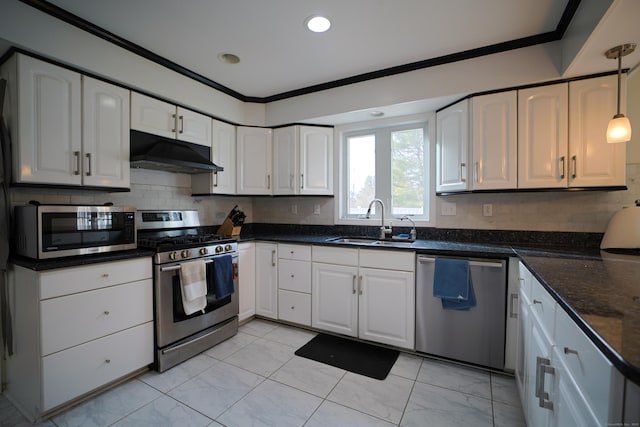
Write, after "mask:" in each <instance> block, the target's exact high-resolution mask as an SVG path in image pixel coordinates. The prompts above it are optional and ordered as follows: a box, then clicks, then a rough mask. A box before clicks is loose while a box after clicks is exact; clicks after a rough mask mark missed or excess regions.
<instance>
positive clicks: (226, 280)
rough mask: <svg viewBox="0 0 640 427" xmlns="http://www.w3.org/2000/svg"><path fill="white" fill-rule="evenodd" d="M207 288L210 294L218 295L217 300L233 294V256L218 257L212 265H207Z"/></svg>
mask: <svg viewBox="0 0 640 427" xmlns="http://www.w3.org/2000/svg"><path fill="white" fill-rule="evenodd" d="M207 288H208V291H209V293H214V294H215V295H216V299H222V298H226V297H228V296H229V295H231V294H232V293H233V291H234V289H233V262H232V259H231V255H223V256H219V257H216V258H215V259H214V260H213V262H212V263H209V264H207Z"/></svg>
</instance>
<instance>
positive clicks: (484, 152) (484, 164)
mask: <svg viewBox="0 0 640 427" xmlns="http://www.w3.org/2000/svg"><path fill="white" fill-rule="evenodd" d="M517 107H518V97H517V92H516V91H509V92H500V93H495V94H490V95H481V96H476V97H474V98H472V99H471V123H472V125H471V147H472V157H473V161H472V164H471V167H472V172H471V173H472V176H473V178H472V189H474V190H495V189H511V188H516V187H517V185H518V174H517V170H518V140H517V137H518V134H517Z"/></svg>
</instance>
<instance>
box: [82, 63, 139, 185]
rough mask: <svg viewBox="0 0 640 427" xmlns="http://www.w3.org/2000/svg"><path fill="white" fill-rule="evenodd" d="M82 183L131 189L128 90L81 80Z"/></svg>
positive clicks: (85, 78) (85, 79) (93, 80)
mask: <svg viewBox="0 0 640 427" xmlns="http://www.w3.org/2000/svg"><path fill="white" fill-rule="evenodd" d="M82 122H83V124H82V147H83V152H82V155H83V159H82V160H83V161H82V165H83V166H82V183H83V184H84V185H92V186H103V187H122V188H128V187H129V129H130V126H129V91H128V90H127V89H123V88H121V87H119V86H115V85H112V84H109V83H105V82H102V81H100V80H96V79H92V78H90V77H86V76H83V77H82Z"/></svg>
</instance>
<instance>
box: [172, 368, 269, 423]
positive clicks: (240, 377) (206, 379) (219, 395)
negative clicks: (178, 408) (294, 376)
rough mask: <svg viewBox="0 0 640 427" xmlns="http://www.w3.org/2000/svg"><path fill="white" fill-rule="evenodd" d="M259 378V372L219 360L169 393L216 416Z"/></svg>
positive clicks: (259, 381) (213, 416)
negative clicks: (257, 373) (255, 372)
mask: <svg viewBox="0 0 640 427" xmlns="http://www.w3.org/2000/svg"><path fill="white" fill-rule="evenodd" d="M262 381H264V378H263V377H261V376H259V375H256V374H253V373H251V372H248V371H245V370H244V369H240V368H237V367H235V366H231V365H228V364H226V363H225V362H220V363H217V364H215V365H213V366H212V367H211V368H209V369H207V370H206V371H204V372H203V373H201V374H200V375H198V376H197V377H195V378H192V379H190V380H189V381H187V382H186V383H184V384H182V385H180V386H178V387H176V388H175V389H173V390H171V391H170V392H169V396H171V397H173V398H174V399H176V400H178V401H180V402H182V403H184V404H185V405H187V406H189V407H191V408H193V409H195V410H196V411H198V412H200V413H202V414H204V415H206V416H208V417H209V418H211V419H215V418H217V417H218V416H220V414H222V413H223V412H224V411H226V410H227V409H228V408H229V407H231V406H232V405H233V404H234V403H236V402H237V401H238V400H240V399H241V398H242V397H244V396H245V395H246V394H247V393H249V392H250V391H251V390H253V388H254V387H256V386H257V385H258V384H260V383H261V382H262Z"/></svg>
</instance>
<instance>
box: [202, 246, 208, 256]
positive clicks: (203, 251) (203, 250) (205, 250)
mask: <svg viewBox="0 0 640 427" xmlns="http://www.w3.org/2000/svg"><path fill="white" fill-rule="evenodd" d="M208 253H209V251H208V250H207V248H202V249H200V255H206V254H208Z"/></svg>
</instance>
